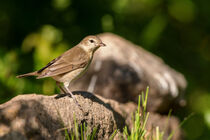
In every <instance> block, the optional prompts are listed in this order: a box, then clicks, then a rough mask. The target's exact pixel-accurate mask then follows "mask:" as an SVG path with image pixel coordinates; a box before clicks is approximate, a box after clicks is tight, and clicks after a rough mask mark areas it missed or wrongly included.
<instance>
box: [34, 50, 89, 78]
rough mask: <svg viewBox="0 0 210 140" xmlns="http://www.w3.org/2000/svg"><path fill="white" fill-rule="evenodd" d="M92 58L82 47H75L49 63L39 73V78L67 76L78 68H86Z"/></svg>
mask: <svg viewBox="0 0 210 140" xmlns="http://www.w3.org/2000/svg"><path fill="white" fill-rule="evenodd" d="M89 61H90V57H89V55H88V53H87V52H85V51H84V50H83V49H82V48H80V47H78V46H77V47H74V48H72V49H70V50H68V51H66V52H65V53H64V54H62V55H61V56H59V57H57V58H56V59H54V60H52V61H51V62H49V63H48V64H47V65H46V66H45V67H43V68H42V69H40V70H39V71H38V73H39V76H38V77H37V78H38V79H39V78H44V77H52V76H56V75H59V74H65V73H67V72H71V71H73V70H76V69H78V68H84V67H86V66H87V65H88V62H89Z"/></svg>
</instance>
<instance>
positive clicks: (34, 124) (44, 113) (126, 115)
mask: <svg viewBox="0 0 210 140" xmlns="http://www.w3.org/2000/svg"><path fill="white" fill-rule="evenodd" d="M73 93H74V94H75V96H76V98H77V100H78V102H79V104H80V105H81V106H82V108H83V111H81V110H80V109H79V108H78V106H76V104H75V103H74V102H73V100H72V98H69V97H68V96H65V97H61V98H58V99H55V96H43V95H36V94H28V95H19V96H17V97H15V98H13V99H11V100H10V101H8V102H7V103H4V104H2V105H0V139H1V140H13V139H14V140H27V139H31V140H40V139H46V140H60V139H64V130H65V128H66V129H69V130H71V129H73V127H74V119H76V121H77V122H78V124H79V125H80V124H81V123H86V125H87V126H88V127H89V128H90V131H91V130H92V129H93V128H94V127H96V128H98V131H97V135H96V136H97V138H98V139H108V137H109V136H110V135H111V134H112V133H113V132H114V130H115V129H117V128H118V129H119V130H120V132H121V131H122V130H123V127H124V126H125V125H127V126H129V127H131V126H132V124H131V116H132V114H133V112H134V111H135V110H136V105H135V104H134V103H126V104H121V103H118V102H116V101H114V100H109V99H104V98H103V97H100V96H94V95H93V94H90V93H88V92H81V91H77V92H73ZM166 122H167V117H164V116H163V117H162V116H160V115H158V114H151V115H150V118H149V122H148V125H147V127H148V130H151V131H152V129H151V128H152V127H155V126H156V125H159V127H160V130H163V129H164V128H165V125H164V124H166ZM168 124H169V125H168V126H167V127H166V132H167V133H165V136H166V137H167V136H168V134H169V132H171V131H172V130H174V129H177V130H178V131H177V132H176V133H175V136H174V139H180V136H181V134H180V130H179V128H178V120H177V119H176V118H172V120H170V121H169V123H168ZM119 134H120V133H119Z"/></svg>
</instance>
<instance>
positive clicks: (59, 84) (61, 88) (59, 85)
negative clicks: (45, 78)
mask: <svg viewBox="0 0 210 140" xmlns="http://www.w3.org/2000/svg"><path fill="white" fill-rule="evenodd" d="M56 85H57V86H58V87H59V88H60V90H61V92H63V93H64V94H65V93H66V91H65V89H63V87H62V86H61V83H60V82H58V81H56Z"/></svg>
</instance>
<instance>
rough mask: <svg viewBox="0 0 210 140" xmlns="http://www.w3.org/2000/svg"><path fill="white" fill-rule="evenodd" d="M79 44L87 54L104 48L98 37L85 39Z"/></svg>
mask: <svg viewBox="0 0 210 140" xmlns="http://www.w3.org/2000/svg"><path fill="white" fill-rule="evenodd" d="M80 44H81V47H82V48H83V49H84V50H86V51H88V52H95V51H96V50H97V49H98V48H100V47H104V46H106V45H105V44H104V43H103V42H102V41H101V39H100V38H99V37H97V36H93V35H91V36H87V37H85V38H84V39H83V40H82V41H81V42H80Z"/></svg>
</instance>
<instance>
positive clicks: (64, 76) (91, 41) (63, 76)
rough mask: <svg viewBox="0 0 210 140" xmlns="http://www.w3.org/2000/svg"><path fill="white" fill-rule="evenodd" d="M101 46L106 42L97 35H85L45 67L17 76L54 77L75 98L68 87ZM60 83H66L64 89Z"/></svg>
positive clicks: (83, 70)
mask: <svg viewBox="0 0 210 140" xmlns="http://www.w3.org/2000/svg"><path fill="white" fill-rule="evenodd" d="M101 46H105V44H104V43H102V41H101V40H100V39H99V38H98V37H97V36H88V37H85V38H84V39H83V40H82V41H81V42H80V43H79V44H78V45H76V46H75V47H73V48H71V49H69V50H68V51H66V52H64V53H63V54H62V55H60V56H59V57H57V58H55V59H53V60H52V61H51V62H49V63H48V64H47V65H46V66H45V67H43V68H41V69H40V70H38V71H35V72H31V73H26V74H22V75H18V76H17V78H22V77H27V76H37V79H40V78H45V77H52V78H53V79H54V80H56V82H57V84H58V86H59V88H61V90H62V91H63V92H65V93H70V94H71V96H72V97H73V98H74V96H73V94H72V93H71V92H70V90H69V89H68V87H69V84H70V82H71V81H72V80H74V79H75V78H77V77H78V76H80V75H81V74H82V73H84V72H85V70H86V69H87V68H88V66H89V64H90V62H91V60H92V58H93V55H94V52H95V51H96V50H97V49H98V48H99V47H101ZM60 83H64V89H63V88H62V87H61V86H60ZM75 100H76V99H75Z"/></svg>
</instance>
